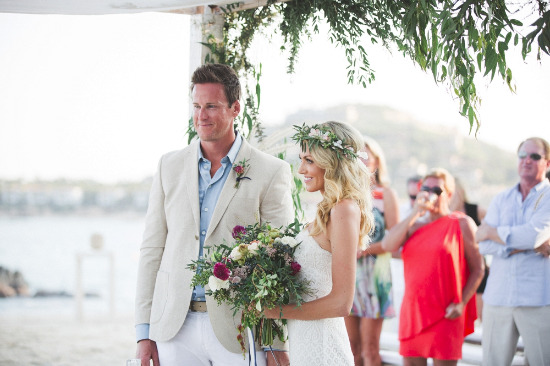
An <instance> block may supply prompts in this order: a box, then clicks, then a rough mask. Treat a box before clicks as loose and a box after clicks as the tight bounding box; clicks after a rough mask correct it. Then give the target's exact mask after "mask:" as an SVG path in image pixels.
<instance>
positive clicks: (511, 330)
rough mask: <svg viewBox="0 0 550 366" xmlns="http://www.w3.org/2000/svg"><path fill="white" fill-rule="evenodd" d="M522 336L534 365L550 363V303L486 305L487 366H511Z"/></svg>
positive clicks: (484, 306)
mask: <svg viewBox="0 0 550 366" xmlns="http://www.w3.org/2000/svg"><path fill="white" fill-rule="evenodd" d="M519 336H521V338H522V340H523V345H524V348H525V357H526V358H527V362H528V363H529V365H530V366H548V365H550V305H548V306H541V307H527V306H522V307H506V306H491V305H487V304H485V305H483V330H482V339H481V344H482V347H483V366H509V365H511V364H512V360H513V358H514V354H515V352H516V347H517V344H518V339H519Z"/></svg>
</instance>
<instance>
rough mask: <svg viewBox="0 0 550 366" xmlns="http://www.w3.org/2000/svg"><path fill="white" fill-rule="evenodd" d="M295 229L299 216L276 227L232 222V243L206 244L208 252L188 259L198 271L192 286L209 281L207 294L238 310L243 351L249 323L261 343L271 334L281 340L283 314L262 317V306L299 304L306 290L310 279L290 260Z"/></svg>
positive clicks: (267, 343)
mask: <svg viewBox="0 0 550 366" xmlns="http://www.w3.org/2000/svg"><path fill="white" fill-rule="evenodd" d="M299 231H300V224H299V222H298V221H295V222H294V223H293V224H291V225H289V226H286V227H280V228H274V227H271V225H269V223H264V224H259V223H256V224H254V225H249V226H247V227H243V226H235V228H233V233H232V235H233V239H234V242H233V243H231V244H228V243H226V242H224V243H223V244H220V245H217V246H215V247H206V248H205V249H207V251H208V255H207V256H205V257H202V258H199V260H197V261H193V262H192V263H191V264H190V265H188V268H189V269H191V270H193V271H196V274H195V276H194V277H193V280H192V282H191V286H192V287H194V286H197V285H201V286H206V285H208V287H207V290H206V294H207V295H210V296H213V297H214V299H216V301H217V302H218V304H222V303H225V304H227V305H230V306H231V309H232V310H233V315H236V314H237V312H239V311H242V315H241V323H242V324H239V326H238V327H237V329H238V335H237V340H238V341H239V343H240V344H241V348H242V350H243V352H244V351H245V347H244V341H243V336H244V334H243V333H244V329H245V328H250V329H253V330H254V337H255V339H256V340H257V341H258V342H260V343H261V344H262V345H264V346H270V345H272V344H273V340H274V337H275V336H277V337H278V338H279V339H280V340H281V341H284V340H285V335H284V332H283V329H282V328H281V324H286V320H284V319H283V320H280V321H275V320H273V319H265V318H264V317H263V315H262V309H263V308H270V309H271V308H275V307H280V306H281V305H287V304H291V303H295V304H296V305H297V306H300V305H301V303H302V296H303V295H304V294H306V293H308V292H309V291H310V290H309V287H308V285H309V284H308V283H307V282H305V281H304V280H300V279H299V277H298V276H296V275H297V273H298V272H299V271H300V268H301V266H300V264H299V263H298V262H296V261H295V260H294V252H295V251H296V248H297V246H298V245H300V243H299V242H298V241H296V235H297V234H298V232H299ZM197 269H200V270H198V271H197Z"/></svg>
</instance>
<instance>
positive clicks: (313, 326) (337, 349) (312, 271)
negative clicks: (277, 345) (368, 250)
mask: <svg viewBox="0 0 550 366" xmlns="http://www.w3.org/2000/svg"><path fill="white" fill-rule="evenodd" d="M297 239H298V241H301V242H302V243H301V244H300V245H299V246H298V248H297V249H296V252H295V258H296V261H297V262H298V263H300V265H301V266H302V269H301V270H300V272H299V274H298V275H299V276H301V277H302V278H305V279H306V280H308V281H310V287H311V289H312V290H313V293H312V294H311V295H308V296H306V297H305V298H304V300H305V301H306V302H307V301H312V300H315V299H317V298H320V297H323V296H326V295H328V293H329V292H330V290H331V289H332V268H331V263H332V254H331V253H330V252H327V251H326V250H324V249H322V248H321V247H320V246H319V244H317V242H316V241H315V239H313V237H311V236H309V233H308V232H307V231H302V232H301V233H300V234H299V235H298V237H297ZM288 343H289V351H290V354H289V356H290V365H291V366H311V365H314V366H323V365H326V366H339V365H342V366H344V365H351V366H353V354H352V353H351V347H350V344H349V340H348V334H347V331H346V325H345V323H344V318H342V317H339V318H328V319H320V320H293V319H290V320H289V321H288Z"/></svg>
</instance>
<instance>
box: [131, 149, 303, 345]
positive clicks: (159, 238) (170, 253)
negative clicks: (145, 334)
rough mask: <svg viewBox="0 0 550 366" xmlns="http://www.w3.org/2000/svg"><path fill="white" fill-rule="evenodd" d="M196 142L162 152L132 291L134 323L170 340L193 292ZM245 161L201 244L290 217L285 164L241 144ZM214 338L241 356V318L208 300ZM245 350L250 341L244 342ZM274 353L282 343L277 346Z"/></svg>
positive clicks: (197, 221)
mask: <svg viewBox="0 0 550 366" xmlns="http://www.w3.org/2000/svg"><path fill="white" fill-rule="evenodd" d="M198 144H199V142H198V141H197V142H194V143H192V144H191V145H189V146H188V147H186V148H184V149H183V150H178V151H175V152H171V153H168V154H166V155H164V156H163V157H162V158H161V160H160V162H159V165H158V171H157V173H156V175H155V177H154V179H153V184H152V187H151V192H150V196H149V207H148V210H147V216H146V222H145V231H144V234H143V241H142V244H141V251H140V259H139V267H138V280H137V291H136V310H135V318H136V324H142V323H148V324H150V330H149V337H150V339H152V340H154V341H167V340H170V339H171V338H173V337H174V336H175V335H176V334H177V333H178V331H179V330H180V328H181V326H182V325H183V322H184V321H185V317H186V316H187V311H188V310H189V303H190V301H191V295H192V292H193V289H192V288H191V285H190V284H191V278H192V277H193V274H194V273H193V271H191V270H189V269H186V267H187V265H188V264H190V263H191V261H192V260H196V259H197V258H198V255H199V246H200V244H199V228H200V227H199V225H200V212H199V173H198ZM243 159H248V164H249V165H250V167H249V170H248V172H247V173H246V176H248V177H249V178H250V180H247V179H245V180H241V182H240V185H239V188H235V182H236V178H237V176H236V174H235V172H234V171H233V169H232V170H231V172H230V173H229V176H228V177H227V180H226V182H225V185H224V187H223V189H222V192H221V194H220V198H219V200H218V203H217V205H216V208H215V210H214V213H213V215H212V220H211V222H210V226H209V228H208V232H207V233H206V238H205V241H204V245H205V247H206V246H213V245H218V244H221V243H223V241H224V240H226V241H231V240H232V237H231V232H232V229H233V227H235V226H236V225H243V226H246V225H250V224H254V223H255V222H266V221H269V222H270V223H272V224H273V225H274V226H276V227H278V226H281V225H287V224H289V223H290V222H292V220H293V217H294V215H293V209H292V197H291V182H292V176H291V172H290V167H289V165H288V164H287V163H285V162H284V161H282V160H280V159H277V158H275V157H273V156H270V155H267V154H265V153H263V152H261V151H259V150H257V149H255V148H253V147H251V146H250V144H249V143H248V142H246V141H245V140H244V139H243V142H242V145H241V148H240V150H239V153H238V154H237V158H236V161H237V162H238V161H241V160H243ZM206 302H207V307H208V314H209V317H210V321H211V323H212V327H213V329H214V333H215V334H216V336H217V337H218V339H219V341H220V342H221V344H222V345H223V346H224V347H225V348H226V349H228V350H229V351H231V352H234V353H238V352H241V349H240V345H239V343H238V341H237V339H236V336H237V328H236V327H237V325H238V324H239V323H240V313H238V314H237V315H236V316H235V318H234V317H233V311H232V310H231V309H230V308H229V307H228V306H225V305H221V306H218V305H217V303H216V301H215V300H214V299H213V298H212V297H210V296H207V297H206ZM246 345H247V347H248V340H246ZM274 346H275V347H277V348H286V345H285V346H284V345H282V344H275V345H274Z"/></svg>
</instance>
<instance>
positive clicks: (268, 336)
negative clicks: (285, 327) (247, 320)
mask: <svg viewBox="0 0 550 366" xmlns="http://www.w3.org/2000/svg"><path fill="white" fill-rule="evenodd" d="M273 322H274V320H273V319H262V320H261V321H260V327H261V330H260V334H261V339H262V345H264V346H272V345H273V326H274V325H275V324H273Z"/></svg>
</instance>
